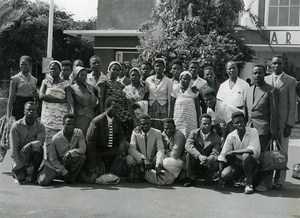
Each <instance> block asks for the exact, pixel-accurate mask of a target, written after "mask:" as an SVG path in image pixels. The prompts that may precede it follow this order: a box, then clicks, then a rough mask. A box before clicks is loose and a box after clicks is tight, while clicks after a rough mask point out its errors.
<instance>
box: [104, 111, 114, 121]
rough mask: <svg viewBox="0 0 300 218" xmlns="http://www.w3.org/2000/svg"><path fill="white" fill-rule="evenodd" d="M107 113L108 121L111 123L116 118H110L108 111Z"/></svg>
mask: <svg viewBox="0 0 300 218" xmlns="http://www.w3.org/2000/svg"><path fill="white" fill-rule="evenodd" d="M105 115H106V118H107V122H108V123H111V122H112V121H113V120H114V118H110V117H109V116H108V115H107V114H106V113H105Z"/></svg>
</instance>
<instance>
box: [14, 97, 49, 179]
mask: <svg viewBox="0 0 300 218" xmlns="http://www.w3.org/2000/svg"><path fill="white" fill-rule="evenodd" d="M24 114H25V115H24V117H23V118H22V119H20V120H18V121H17V122H15V123H14V124H13V125H12V127H11V130H10V135H9V141H10V145H11V147H12V160H13V168H12V174H13V177H14V178H15V179H16V180H17V181H18V182H19V183H22V182H25V181H26V177H27V175H28V171H27V170H28V167H29V166H30V165H33V172H32V178H31V181H32V182H34V183H35V182H36V180H37V174H38V169H39V167H40V165H41V162H42V160H43V147H42V146H43V144H44V141H45V137H46V132H45V127H44V125H43V124H41V123H40V122H38V121H37V120H36V109H35V104H34V102H32V101H29V102H27V103H26V104H25V105H24Z"/></svg>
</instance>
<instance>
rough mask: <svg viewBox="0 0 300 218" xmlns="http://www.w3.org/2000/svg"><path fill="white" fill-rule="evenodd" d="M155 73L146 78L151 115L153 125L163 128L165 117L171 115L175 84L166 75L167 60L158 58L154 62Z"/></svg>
mask: <svg viewBox="0 0 300 218" xmlns="http://www.w3.org/2000/svg"><path fill="white" fill-rule="evenodd" d="M153 66H154V73H155V75H152V76H150V77H148V78H147V79H146V86H147V88H148V90H149V116H150V117H151V118H152V120H153V125H152V126H153V127H154V128H156V129H160V130H162V128H163V125H162V121H163V119H165V118H167V117H170V116H171V93H172V90H173V87H172V86H173V84H172V81H171V79H169V78H167V77H166V76H165V75H164V70H165V61H164V60H163V59H161V58H157V59H155V60H154V62H153Z"/></svg>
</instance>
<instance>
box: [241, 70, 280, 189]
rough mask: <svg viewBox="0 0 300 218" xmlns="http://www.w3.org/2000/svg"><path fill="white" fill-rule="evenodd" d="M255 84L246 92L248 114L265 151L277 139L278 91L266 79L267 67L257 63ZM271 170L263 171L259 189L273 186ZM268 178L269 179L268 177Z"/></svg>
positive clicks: (249, 123)
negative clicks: (271, 140)
mask: <svg viewBox="0 0 300 218" xmlns="http://www.w3.org/2000/svg"><path fill="white" fill-rule="evenodd" d="M252 73H253V78H254V82H255V84H254V85H253V86H251V87H250V88H249V89H248V91H247V94H246V110H245V111H246V116H247V118H248V123H247V126H248V127H253V128H255V129H256V130H257V132H258V134H259V141H260V146H261V151H262V152H263V151H265V149H266V147H267V145H268V143H269V141H270V139H276V136H277V132H278V110H277V107H278V93H277V90H276V89H275V88H274V87H273V86H271V85H269V84H267V83H266V82H265V80H264V78H265V75H266V70H265V67H264V66H262V65H255V66H254V67H253V70H252ZM270 173H271V172H266V173H261V175H260V176H259V177H260V180H263V181H260V183H261V184H260V185H258V186H257V187H256V190H257V191H267V188H271V183H272V178H271V175H270ZM267 178H268V179H267Z"/></svg>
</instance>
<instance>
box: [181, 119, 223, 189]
mask: <svg viewBox="0 0 300 218" xmlns="http://www.w3.org/2000/svg"><path fill="white" fill-rule="evenodd" d="M211 122H212V118H211V116H210V115H208V114H202V116H201V117H200V128H199V129H196V130H193V131H192V132H191V134H190V136H189V138H188V139H187V142H186V144H185V149H186V151H187V155H186V168H187V169H186V171H187V173H186V176H187V178H186V182H185V183H184V186H185V187H189V186H191V185H193V183H194V181H195V179H196V175H197V174H200V175H202V176H203V177H204V178H205V183H206V184H210V183H211V182H212V179H213V176H214V174H215V173H216V172H218V161H217V159H218V155H219V153H220V150H221V138H220V136H219V135H218V134H217V133H216V132H215V131H212V128H211Z"/></svg>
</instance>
